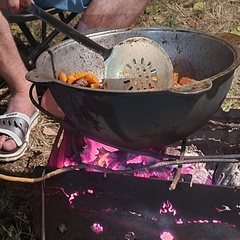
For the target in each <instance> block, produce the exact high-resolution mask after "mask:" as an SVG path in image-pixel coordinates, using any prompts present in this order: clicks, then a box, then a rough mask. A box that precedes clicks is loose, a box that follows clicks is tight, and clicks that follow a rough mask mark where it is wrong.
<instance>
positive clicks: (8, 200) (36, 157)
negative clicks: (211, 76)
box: [0, 0, 240, 239]
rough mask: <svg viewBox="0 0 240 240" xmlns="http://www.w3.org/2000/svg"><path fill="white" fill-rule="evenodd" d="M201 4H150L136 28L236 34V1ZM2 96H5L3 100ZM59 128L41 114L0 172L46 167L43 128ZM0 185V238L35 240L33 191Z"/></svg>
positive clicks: (231, 104) (235, 93)
mask: <svg viewBox="0 0 240 240" xmlns="http://www.w3.org/2000/svg"><path fill="white" fill-rule="evenodd" d="M203 2H204V3H205V7H204V8H200V9H198V10H197V9H196V5H194V4H195V3H197V1H194V0H186V1H185V0H177V1H176V0H161V1H160V0H151V1H150V3H149V6H148V7H147V8H146V10H145V11H144V13H143V14H142V15H141V16H140V17H139V19H138V21H137V23H136V26H143V27H174V28H176V27H177V28H185V29H196V30H201V31H205V32H213V33H216V32H230V31H233V32H235V33H237V34H238V30H237V26H239V25H240V1H239V0H232V1H221V0H209V1H203ZM201 3H202V2H201ZM194 6H195V7H194ZM200 6H202V5H200ZM30 24H32V29H33V31H34V34H35V36H36V37H39V28H40V25H39V24H40V23H39V21H36V22H34V23H30ZM13 34H14V35H15V36H16V37H17V38H20V39H21V40H22V41H24V38H23V36H22V35H21V32H20V31H19V29H17V28H16V26H14V27H13ZM239 34H240V31H239ZM57 41H59V38H57V39H55V40H54V41H53V43H52V44H55V43H56V42H57ZM20 50H21V52H22V53H24V54H25V53H26V52H24V51H25V50H24V51H23V49H20ZM239 76H240V70H239V69H238V70H237V71H236V74H235V77H234V83H233V85H232V88H231V90H230V91H229V94H228V96H227V99H226V101H225V102H224V104H223V106H224V108H225V109H230V108H240V107H239V105H240V104H239V96H240V90H239V84H240V77H239ZM4 93H5V95H6V96H5V97H4V98H3V95H4ZM1 96H2V101H1V105H0V107H1V110H2V112H3V111H4V109H5V108H6V104H7V101H8V97H9V95H8V92H7V89H3V90H2V91H1ZM58 127H59V125H58V124H57V123H55V122H54V121H53V120H51V119H49V118H47V117H46V116H45V115H44V114H41V115H40V118H39V123H38V125H37V126H36V127H35V128H34V129H33V131H32V132H31V137H30V144H29V148H28V150H27V152H26V154H25V155H24V156H23V157H22V158H21V159H19V161H17V162H14V163H7V164H2V165H1V166H0V168H1V172H4V173H6V174H10V175H17V176H19V175H21V176H22V175H24V176H31V174H32V171H33V169H34V168H35V167H37V166H45V165H46V164H47V162H48V158H49V154H50V152H51V149H52V144H53V143H54V140H55V135H48V134H47V133H46V131H44V130H45V129H46V128H50V129H53V130H54V131H55V133H57V131H58ZM0 184H1V187H2V189H3V191H2V193H1V194H0V216H2V212H1V209H5V210H4V211H6V212H7V215H9V214H10V212H11V214H10V215H11V217H12V218H13V219H14V221H13V222H12V223H11V224H10V223H9V222H7V223H6V222H5V223H6V224H5V223H4V222H0V238H1V239H34V238H33V236H32V234H31V227H30V226H31V211H27V210H26V205H28V204H29V203H30V202H31V197H32V194H33V192H32V190H33V189H32V187H31V186H29V185H28V186H27V187H26V186H25V185H24V184H14V185H13V184H11V183H7V182H3V181H0ZM23 189H25V190H26V191H24V194H25V198H24V196H23V191H22V190H23ZM18 197H19V198H20V199H21V200H22V205H21V207H22V208H20V209H18V207H19V206H18V205H17V201H16V199H18ZM24 203H25V205H24ZM1 206H2V207H1ZM4 206H5V207H4ZM6 209H7V210H6ZM16 209H17V210H20V212H19V211H16ZM17 212H18V213H17ZM24 214H25V215H24ZM19 215H21V216H19ZM4 224H5V225H4ZM23 232H24V233H23ZM19 233H20V237H19V238H17V237H18V236H17V234H19ZM14 234H15V238H13V237H11V236H10V235H12V236H13V235H14Z"/></svg>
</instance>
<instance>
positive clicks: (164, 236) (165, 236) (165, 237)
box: [160, 232, 174, 240]
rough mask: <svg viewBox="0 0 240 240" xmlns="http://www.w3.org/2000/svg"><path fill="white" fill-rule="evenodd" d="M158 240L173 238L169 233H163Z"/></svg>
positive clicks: (171, 239) (170, 239)
mask: <svg viewBox="0 0 240 240" xmlns="http://www.w3.org/2000/svg"><path fill="white" fill-rule="evenodd" d="M160 239H161V240H173V239H174V237H173V236H172V234H171V233H170V232H163V233H162V234H161V235H160Z"/></svg>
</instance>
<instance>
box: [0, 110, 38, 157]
mask: <svg viewBox="0 0 240 240" xmlns="http://www.w3.org/2000/svg"><path fill="white" fill-rule="evenodd" d="M38 115H39V110H36V111H35V112H34V114H33V116H32V117H31V118H29V117H28V116H27V115H26V114H23V113H19V112H13V113H8V114H4V115H2V116H0V134H4V135H7V136H8V137H10V138H12V139H13V140H14V141H15V142H16V145H17V147H16V148H15V149H13V150H12V151H3V150H0V162H11V161H16V160H18V159H19V158H20V157H21V156H23V154H24V153H25V151H26V150H27V145H28V141H29V135H30V132H31V129H32V128H33V127H34V126H35V125H36V124H37V121H38Z"/></svg>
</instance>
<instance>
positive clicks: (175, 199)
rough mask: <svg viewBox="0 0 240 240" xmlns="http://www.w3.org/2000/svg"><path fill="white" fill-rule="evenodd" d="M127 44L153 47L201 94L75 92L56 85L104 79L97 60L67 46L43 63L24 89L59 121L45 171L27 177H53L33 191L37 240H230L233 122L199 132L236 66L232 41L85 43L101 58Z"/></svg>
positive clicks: (166, 32) (171, 37)
mask: <svg viewBox="0 0 240 240" xmlns="http://www.w3.org/2000/svg"><path fill="white" fill-rule="evenodd" d="M136 36H138V37H146V38H150V39H154V40H156V41H157V43H158V44H160V45H161V46H162V47H163V48H164V49H165V50H166V51H167V53H168V55H169V57H170V59H171V61H172V64H173V69H174V72H175V73H178V74H179V75H180V76H187V77H189V78H191V79H194V80H196V82H197V83H199V84H200V85H201V84H202V83H204V82H209V83H210V84H208V85H207V87H204V89H201V90H199V88H196V86H195V85H194V87H193V89H190V90H191V91H189V90H186V89H185V90H184V91H180V92H179V91H173V90H172V89H170V90H169V89H166V90H164V89H140V90H139V91H130V90H129V89H128V90H125V89H122V88H121V89H120V90H119V89H117V90H113V89H102V88H95V85H94V87H93V88H91V87H85V86H76V85H74V84H69V83H67V82H65V81H60V80H59V79H58V76H59V73H60V72H64V73H65V74H66V76H68V75H69V74H71V73H73V72H75V73H78V75H79V71H84V74H85V75H86V72H91V73H94V74H95V75H96V76H97V77H98V79H103V75H104V71H103V69H104V61H103V59H102V58H100V57H99V56H98V55H97V54H95V53H92V52H91V50H89V49H86V48H84V46H81V45H79V44H78V43H76V42H74V41H70V40H69V41H68V40H67V41H64V42H62V43H60V44H58V45H57V46H53V47H51V48H50V49H48V50H47V51H46V52H44V53H43V54H42V55H41V56H40V57H39V59H38V60H37V62H36V69H33V70H32V71H30V72H29V73H28V74H27V75H26V77H27V79H28V80H29V81H32V82H34V83H35V84H42V83H45V84H47V86H48V88H49V89H50V91H51V93H52V94H53V97H54V99H55V100H56V102H57V103H58V105H59V107H60V108H61V109H62V110H63V112H64V114H65V116H66V117H65V119H64V121H63V122H61V127H60V130H59V132H58V135H57V137H56V140H55V144H54V146H53V149H52V152H51V155H50V157H49V161H48V166H47V167H46V168H44V169H43V168H39V169H37V170H36V175H37V176H42V177H45V178H44V179H48V176H49V175H48V174H50V173H51V171H52V170H56V169H57V170H58V172H61V171H62V174H61V175H59V176H55V177H54V178H51V179H48V180H46V181H45V182H44V183H42V184H41V185H40V186H39V185H37V190H36V198H37V199H36V201H35V202H36V203H37V202H38V203H39V206H36V207H35V214H34V215H35V216H36V229H38V230H39V229H40V232H39V235H40V236H43V237H47V239H104V240H106V239H125V240H141V239H144V240H145V239H147V240H149V239H157V240H180V239H181V240H183V239H184V240H187V239H191V240H192V239H194V240H202V239H211V240H215V239H216V240H218V239H231V240H239V239H240V225H239V222H240V221H239V220H240V219H239V215H240V210H239V209H240V208H239V205H240V202H239V199H240V191H239V190H238V189H237V186H239V176H240V173H239V159H240V156H239V134H240V133H239V124H238V122H239V118H240V116H239V113H235V115H234V114H233V115H231V114H230V113H223V112H221V111H219V112H218V114H217V115H215V118H216V119H213V120H211V121H209V119H211V118H212V116H213V115H214V114H215V113H216V112H217V111H218V110H219V108H220V106H221V104H222V102H223V100H224V98H225V97H226V95H227V93H228V90H229V88H230V86H231V83H232V80H233V73H234V71H235V69H236V68H237V67H238V66H239V64H240V58H239V49H236V45H237V44H236V41H238V40H236V39H235V38H234V37H233V35H231V36H229V35H228V36H225V34H219V35H216V36H213V35H209V34H206V33H200V32H196V31H186V30H175V29H174V30H173V29H156V28H153V29H149V28H142V29H127V30H126V29H125V30H124V29H123V30H117V31H115V30H114V31H106V32H103V33H96V34H92V35H91V34H90V35H89V37H91V38H92V39H93V40H95V41H97V42H99V43H101V44H102V45H104V47H107V48H111V47H113V46H115V45H116V44H117V43H119V42H121V41H122V40H124V39H126V38H129V37H136ZM223 56H224V57H223ZM137 62H138V61H137ZM80 73H81V74H82V72H80ZM66 76H65V80H66ZM77 79H79V77H77ZM109 81H111V79H110V80H109ZM171 82H172V79H171ZM204 86H205V85H204ZM32 101H33V102H34V99H32ZM36 105H37V104H36ZM43 111H44V110H43ZM236 115H237V116H236ZM206 123H208V124H206ZM65 170H66V171H65ZM217 185H219V186H217ZM39 189H41V191H40V192H39ZM39 199H40V201H39ZM52 213H54V214H52ZM39 216H40V217H39Z"/></svg>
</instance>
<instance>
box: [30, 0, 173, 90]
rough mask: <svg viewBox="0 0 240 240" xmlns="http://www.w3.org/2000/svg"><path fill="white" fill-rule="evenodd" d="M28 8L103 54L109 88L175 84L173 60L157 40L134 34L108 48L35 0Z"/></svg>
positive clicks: (105, 77) (152, 86) (164, 86)
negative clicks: (57, 17) (50, 12)
mask: <svg viewBox="0 0 240 240" xmlns="http://www.w3.org/2000/svg"><path fill="white" fill-rule="evenodd" d="M26 11H27V12H29V13H31V14H33V15H34V16H36V17H38V18H40V19H41V20H42V21H44V22H46V23H47V24H49V25H51V26H52V27H54V28H55V29H57V30H58V31H59V32H61V33H63V34H65V35H66V36H68V37H69V38H71V39H74V40H75V41H77V42H79V43H81V44H82V45H84V46H85V47H87V48H89V49H91V50H93V51H94V52H96V53H98V54H100V55H101V56H102V57H103V59H104V63H105V69H104V70H105V71H104V79H103V81H104V82H105V86H107V88H108V89H114V90H141V89H146V90H148V89H158V90H164V89H168V88H170V87H171V86H172V83H173V65H172V62H171V60H170V58H169V56H168V54H167V53H166V51H165V50H164V49H163V48H162V47H161V46H160V45H159V44H157V43H156V42H155V41H153V40H151V39H148V38H144V37H133V38H128V39H126V40H124V41H122V42H120V43H118V44H117V45H115V46H113V47H112V48H110V49H107V48H105V47H103V46H101V45H99V44H98V43H96V42H94V41H93V40H91V39H90V38H88V37H86V36H85V35H83V34H81V33H79V32H78V31H77V30H75V29H73V28H71V27H69V26H68V25H67V24H65V23H63V22H61V21H60V20H58V19H56V18H55V17H53V16H52V15H50V14H49V13H47V12H45V11H44V10H43V9H42V8H40V7H38V6H37V5H35V4H33V3H30V4H29V6H28V7H27V8H26ZM83 71H84V69H83Z"/></svg>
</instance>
